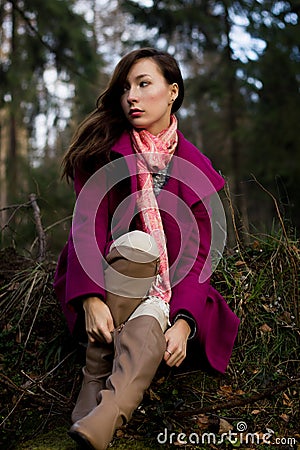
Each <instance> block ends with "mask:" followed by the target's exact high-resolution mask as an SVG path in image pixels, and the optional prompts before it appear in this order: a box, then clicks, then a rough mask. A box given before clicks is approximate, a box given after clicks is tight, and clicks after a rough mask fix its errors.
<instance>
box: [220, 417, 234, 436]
mask: <svg viewBox="0 0 300 450" xmlns="http://www.w3.org/2000/svg"><path fill="white" fill-rule="evenodd" d="M232 429H233V426H232V425H231V424H230V423H229V422H227V420H225V419H220V428H219V434H222V433H228V431H230V430H232Z"/></svg>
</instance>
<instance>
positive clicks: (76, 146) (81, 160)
mask: <svg viewBox="0 0 300 450" xmlns="http://www.w3.org/2000/svg"><path fill="white" fill-rule="evenodd" d="M142 58H152V59H153V60H154V61H155V62H156V63H157V65H158V67H159V68H160V70H161V72H162V74H163V76H164V77H165V79H166V81H167V82H168V83H169V84H173V83H177V84H178V87H179V92H178V97H177V98H176V100H175V102H174V103H173V105H172V110H171V113H175V112H176V111H178V109H179V108H180V106H181V104H182V101H183V97H184V85H183V80H182V76H181V72H180V69H179V67H178V64H177V62H176V60H175V59H174V58H173V57H172V56H171V55H169V54H168V53H166V52H162V51H159V50H156V49H154V48H142V49H139V50H133V51H132V52H130V53H128V54H127V55H125V56H124V57H123V58H122V59H121V60H120V62H119V63H118V64H117V66H116V68H115V70H114V73H113V75H112V77H111V80H110V82H109V84H108V87H107V88H106V90H105V91H104V92H103V93H102V94H101V95H100V97H99V98H98V100H97V103H96V109H95V110H94V111H93V112H92V113H91V114H90V115H89V116H88V117H87V118H86V119H85V120H84V121H83V122H82V123H81V124H80V125H79V127H78V129H77V130H76V132H75V134H74V136H73V138H72V141H71V144H70V147H69V149H68V151H67V153H66V155H65V156H64V159H63V176H65V177H66V178H67V179H70V178H71V179H72V178H73V177H74V169H76V168H77V167H80V168H81V169H82V170H84V171H86V172H87V173H90V174H91V173H93V172H95V171H96V170H97V169H98V168H99V167H101V166H102V165H104V164H105V163H107V162H108V161H110V152H111V147H112V145H113V144H114V143H115V142H116V140H117V139H118V138H119V137H120V136H121V134H122V133H123V132H124V131H125V130H126V129H130V124H129V122H128V121H127V119H126V118H125V115H124V113H123V110H122V107H121V101H120V99H121V95H122V93H123V90H124V86H125V84H126V79H127V75H128V72H129V71H130V69H131V67H132V66H133V64H134V63H135V62H136V61H137V60H139V59H142Z"/></svg>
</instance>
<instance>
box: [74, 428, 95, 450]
mask: <svg viewBox="0 0 300 450" xmlns="http://www.w3.org/2000/svg"><path fill="white" fill-rule="evenodd" d="M68 435H69V436H70V438H71V439H73V441H75V442H76V444H78V445H79V447H80V450H95V447H93V446H92V444H91V443H90V442H89V441H88V440H87V438H86V437H85V436H83V434H81V433H79V432H78V431H75V430H72V429H71V430H69V431H68Z"/></svg>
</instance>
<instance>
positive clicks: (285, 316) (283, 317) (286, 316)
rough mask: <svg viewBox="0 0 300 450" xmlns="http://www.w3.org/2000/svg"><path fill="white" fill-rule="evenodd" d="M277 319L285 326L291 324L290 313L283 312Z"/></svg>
mask: <svg viewBox="0 0 300 450" xmlns="http://www.w3.org/2000/svg"><path fill="white" fill-rule="evenodd" d="M278 318H279V319H280V320H282V321H283V322H285V323H287V324H290V323H292V319H291V313H290V312H288V311H283V313H282V314H281V315H280V316H279V317H278Z"/></svg>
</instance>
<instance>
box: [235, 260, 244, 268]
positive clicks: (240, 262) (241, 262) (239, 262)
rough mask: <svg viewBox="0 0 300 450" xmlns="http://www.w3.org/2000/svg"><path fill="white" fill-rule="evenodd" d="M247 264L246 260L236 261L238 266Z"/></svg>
mask: <svg viewBox="0 0 300 450" xmlns="http://www.w3.org/2000/svg"><path fill="white" fill-rule="evenodd" d="M245 264H246V263H245V261H237V262H236V263H235V265H236V267H239V266H244V265H245Z"/></svg>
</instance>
